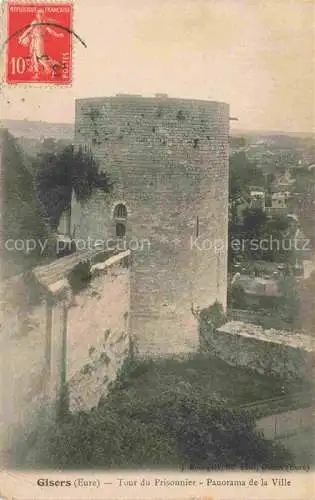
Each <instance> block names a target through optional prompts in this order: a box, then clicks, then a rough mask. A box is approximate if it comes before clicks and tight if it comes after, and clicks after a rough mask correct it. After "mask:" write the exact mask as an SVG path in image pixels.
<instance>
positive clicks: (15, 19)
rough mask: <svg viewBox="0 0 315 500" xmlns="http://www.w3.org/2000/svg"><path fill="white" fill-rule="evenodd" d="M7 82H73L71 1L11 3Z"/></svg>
mask: <svg viewBox="0 0 315 500" xmlns="http://www.w3.org/2000/svg"><path fill="white" fill-rule="evenodd" d="M6 81H7V83H11V84H17V83H36V82H37V83H38V82H39V83H49V84H52V85H69V84H70V83H71V81H72V4H71V3H36V4H35V3H26V2H24V3H9V4H8V38H7V61H6Z"/></svg>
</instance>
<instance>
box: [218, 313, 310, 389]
mask: <svg viewBox="0 0 315 500" xmlns="http://www.w3.org/2000/svg"><path fill="white" fill-rule="evenodd" d="M209 340H210V351H211V353H212V354H213V355H215V356H218V357H219V358H220V359H222V360H223V361H225V362H227V363H229V364H230V365H232V366H245V367H247V368H251V369H252V370H254V371H256V372H258V373H261V374H265V375H275V376H279V377H282V378H284V379H287V380H290V379H294V378H302V379H307V380H310V377H311V363H312V340H311V337H309V336H307V335H305V334H301V333H297V332H296V333H294V332H286V331H279V330H263V329H262V327H260V326H257V325H252V324H250V323H243V322H241V321H231V322H229V323H226V324H224V325H223V326H221V327H220V328H218V329H217V331H215V332H214V333H213V334H212V335H211V336H210V339H209Z"/></svg>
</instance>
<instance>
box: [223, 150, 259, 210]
mask: <svg viewBox="0 0 315 500" xmlns="http://www.w3.org/2000/svg"><path fill="white" fill-rule="evenodd" d="M264 183H265V180H264V175H263V173H262V171H261V170H260V169H259V168H258V167H257V166H256V165H255V164H254V163H252V162H250V161H249V160H248V158H247V155H246V153H245V152H243V151H241V152H238V153H235V154H233V155H232V156H231V157H230V176H229V206H230V219H235V218H236V217H237V214H238V207H240V206H241V205H243V204H244V203H245V204H246V203H247V204H248V203H249V200H250V191H251V189H252V187H253V186H256V187H258V186H261V187H262V188H263V187H264Z"/></svg>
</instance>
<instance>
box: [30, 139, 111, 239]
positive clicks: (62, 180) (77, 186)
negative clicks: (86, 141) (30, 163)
mask: <svg viewBox="0 0 315 500" xmlns="http://www.w3.org/2000/svg"><path fill="white" fill-rule="evenodd" d="M46 146H47V147H45V148H44V149H45V150H44V152H42V153H40V154H39V155H38V157H37V159H36V172H37V175H36V182H37V194H38V198H39V200H40V201H41V203H42V205H43V207H44V210H45V213H46V215H47V218H48V220H49V223H50V226H51V228H52V229H53V230H56V229H57V227H58V224H59V220H60V217H61V215H62V213H63V212H64V211H66V210H68V209H69V208H70V206H71V197H72V193H74V195H75V197H76V199H77V200H78V201H79V202H82V203H83V202H85V201H87V200H88V199H89V198H90V197H91V195H92V193H93V192H94V191H95V190H102V191H103V192H109V191H110V189H111V182H110V180H109V177H108V175H107V174H106V173H105V172H99V166H98V163H97V162H96V160H95V159H94V157H93V156H92V155H91V153H86V152H84V151H83V150H82V149H81V148H79V149H78V150H75V149H74V147H73V146H72V145H71V146H67V147H65V148H63V149H62V150H61V151H59V150H53V151H52V152H51V149H54V147H53V145H52V144H48V145H47V144H46ZM47 149H50V151H47Z"/></svg>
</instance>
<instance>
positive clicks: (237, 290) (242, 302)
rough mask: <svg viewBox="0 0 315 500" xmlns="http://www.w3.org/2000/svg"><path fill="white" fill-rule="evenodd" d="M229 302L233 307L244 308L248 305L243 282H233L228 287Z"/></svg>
mask: <svg viewBox="0 0 315 500" xmlns="http://www.w3.org/2000/svg"><path fill="white" fill-rule="evenodd" d="M227 302H228V305H229V307H231V308H232V309H243V308H244V307H246V297H245V291H244V287H243V286H242V285H241V283H237V282H236V283H232V284H231V285H230V286H229V288H228V293H227Z"/></svg>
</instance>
